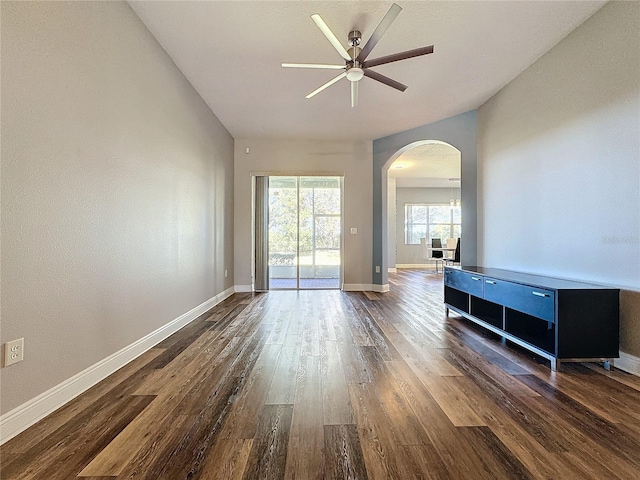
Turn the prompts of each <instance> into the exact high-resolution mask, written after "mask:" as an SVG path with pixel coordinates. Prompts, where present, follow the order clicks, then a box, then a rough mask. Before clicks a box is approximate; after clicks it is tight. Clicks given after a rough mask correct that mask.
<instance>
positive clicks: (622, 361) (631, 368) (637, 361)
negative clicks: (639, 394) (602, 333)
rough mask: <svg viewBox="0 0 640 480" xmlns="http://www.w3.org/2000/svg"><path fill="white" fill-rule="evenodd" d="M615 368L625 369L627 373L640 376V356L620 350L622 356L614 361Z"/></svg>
mask: <svg viewBox="0 0 640 480" xmlns="http://www.w3.org/2000/svg"><path fill="white" fill-rule="evenodd" d="M614 366H615V368H619V369H620V370H624V371H625V372H627V373H630V374H632V375H635V376H637V377H640V357H636V356H634V355H631V354H629V353H625V352H620V358H617V359H616V360H615V361H614Z"/></svg>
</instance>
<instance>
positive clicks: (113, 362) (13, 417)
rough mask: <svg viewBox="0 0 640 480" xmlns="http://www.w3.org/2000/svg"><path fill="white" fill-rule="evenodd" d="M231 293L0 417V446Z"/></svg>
mask: <svg viewBox="0 0 640 480" xmlns="http://www.w3.org/2000/svg"><path fill="white" fill-rule="evenodd" d="M233 293H234V289H233V288H228V289H227V290H225V291H223V292H221V293H219V294H218V295H216V296H215V297H213V298H210V299H209V300H207V301H206V302H204V303H202V304H200V305H198V306H197V307H195V308H193V309H191V310H189V311H188V312H187V313H185V314H183V315H180V316H179V317H178V318H176V319H175V320H172V321H170V322H169V323H167V324H166V325H164V326H162V327H160V328H158V329H157V330H155V331H153V332H151V333H150V334H148V335H146V336H144V337H142V338H141V339H139V340H136V341H135V342H133V343H132V344H130V345H128V346H126V347H124V348H123V349H121V350H119V351H117V352H115V353H113V354H112V355H109V356H108V357H107V358H105V359H103V360H100V361H99V362H98V363H95V364H93V365H91V366H90V367H89V368H86V369H85V370H83V371H81V372H80V373H77V374H76V375H74V376H73V377H71V378H69V379H67V380H65V381H64V382H62V383H60V384H58V385H56V386H55V387H53V388H50V389H49V390H47V391H46V392H43V393H41V394H40V395H38V396H37V397H35V398H33V399H31V400H29V401H28V402H25V403H23V404H22V405H20V406H18V407H16V408H14V409H13V410H11V411H9V412H7V413H5V414H4V415H2V417H0V445H2V444H3V443H5V442H6V441H8V440H10V439H11V438H13V437H15V436H16V435H18V434H19V433H20V432H22V431H24V430H26V429H27V428H29V427H30V426H31V425H33V424H34V423H36V422H37V421H38V420H41V419H42V418H44V417H46V416H47V415H49V414H50V413H51V412H53V411H54V410H57V409H58V408H60V407H61V406H63V405H64V404H66V403H67V402H70V401H71V400H73V399H74V398H75V397H77V396H78V395H80V394H81V393H83V392H84V391H86V390H88V389H89V388H91V387H92V386H94V385H95V384H96V383H98V382H100V381H101V380H104V379H105V378H106V377H108V376H109V375H111V374H112V373H113V372H115V371H116V370H118V369H119V368H122V367H124V366H125V365H126V364H127V363H129V362H130V361H131V360H133V359H135V358H136V357H138V356H140V355H142V354H143V353H144V352H146V351H147V350H149V349H150V348H152V347H153V346H154V345H157V344H158V343H160V342H161V341H162V340H164V339H165V338H167V337H168V336H169V335H172V334H173V333H175V332H177V331H178V330H180V329H181V328H182V327H184V326H185V325H187V324H188V323H189V322H191V321H193V320H195V319H196V318H198V317H199V316H200V315H202V314H203V313H205V312H206V311H207V310H209V309H211V308H212V307H214V306H215V305H217V304H218V303H220V302H222V301H223V300H224V299H226V298H227V297H229V296H231V295H233Z"/></svg>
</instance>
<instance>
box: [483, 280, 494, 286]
mask: <svg viewBox="0 0 640 480" xmlns="http://www.w3.org/2000/svg"><path fill="white" fill-rule="evenodd" d="M485 283H488V284H489V285H495V284H496V282H494V281H493V280H485Z"/></svg>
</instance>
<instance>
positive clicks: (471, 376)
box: [0, 270, 640, 480]
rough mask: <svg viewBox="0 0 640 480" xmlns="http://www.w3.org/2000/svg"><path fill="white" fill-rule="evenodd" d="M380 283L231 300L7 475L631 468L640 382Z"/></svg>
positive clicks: (437, 278)
mask: <svg viewBox="0 0 640 480" xmlns="http://www.w3.org/2000/svg"><path fill="white" fill-rule="evenodd" d="M390 282H391V292H389V293H385V294H372V293H369V292H367V293H344V292H340V291H336V290H331V291H329V290H327V291H300V292H295V291H274V292H269V293H264V294H235V295H233V296H232V297H230V298H229V299H227V300H225V301H224V302H222V303H221V304H220V305H217V306H216V307H214V308H213V309H212V310H210V311H209V312H207V313H206V314H204V315H202V316H201V317H200V318H198V319H196V320H195V321H193V322H192V323H190V324H189V325H187V326H186V327H184V328H183V329H182V330H180V331H179V332H177V333H176V334H174V335H172V336H171V337H169V338H167V339H166V340H164V341H163V342H161V343H160V344H158V345H157V346H156V347H155V348H153V349H151V350H149V351H148V352H146V353H145V354H143V355H142V356H140V357H139V358H137V359H136V360H134V361H133V362H131V363H130V364H129V365H127V366H125V367H123V368H122V369H120V370H119V371H118V372H116V373H114V374H113V375H111V376H110V377H109V378H107V379H105V380H104V381H102V382H100V383H99V384H98V385H96V386H95V387H93V388H92V389H90V390H88V391H87V392H86V393H84V394H83V395H81V396H80V397H78V398H76V399H74V400H73V401H72V402H70V403H69V404H67V405H65V406H64V407H62V408H60V409H59V410H58V411H56V412H54V413H53V414H51V415H49V416H48V417H47V418H45V419H43V420H42V421H40V422H38V423H37V424H36V425H34V426H33V427H31V428H29V429H28V430H26V431H25V432H23V433H22V434H20V435H19V436H17V437H16V438H14V439H12V440H10V441H9V442H7V443H6V444H5V445H3V446H2V447H0V454H1V455H0V462H1V464H0V477H1V478H2V479H5V480H9V479H47V480H57V479H98V478H102V479H111V480H114V479H154V480H155V479H168V480H182V479H194V480H195V479H238V480H240V479H334V478H336V479H411V478H416V479H451V480H460V479H473V480H475V479H492V480H493V479H580V480H586V479H638V478H640V378H638V377H634V376H632V375H628V374H626V373H624V372H622V371H618V370H614V371H612V372H607V371H605V370H604V369H603V368H602V367H600V366H598V365H595V364H575V365H563V367H562V371H561V372H557V373H556V372H552V371H551V370H550V368H549V363H548V362H547V361H545V360H543V359H540V358H536V357H535V356H533V355H532V354H530V353H528V352H526V351H524V350H521V349H519V348H517V347H515V346H512V345H510V344H508V343H505V342H502V341H501V339H500V338H498V337H496V336H493V335H492V334H488V333H485V332H484V331H482V330H481V329H479V328H478V327H476V326H474V325H473V324H471V323H469V322H468V321H466V320H464V319H461V318H459V317H455V316H452V317H449V318H447V317H446V316H445V315H444V307H443V305H442V276H441V275H434V274H430V273H428V272H425V271H420V270H404V271H400V272H399V273H397V274H393V275H390Z"/></svg>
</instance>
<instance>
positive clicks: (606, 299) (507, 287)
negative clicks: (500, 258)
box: [444, 266, 620, 370]
mask: <svg viewBox="0 0 640 480" xmlns="http://www.w3.org/2000/svg"><path fill="white" fill-rule="evenodd" d="M619 296H620V290H619V289H616V288H610V287H603V286H600V285H594V284H590V283H583V282H574V281H570V280H562V279H557V278H551V277H544V276H540V275H530V274H526V273H519V272H512V271H508V270H499V269H495V268H484V267H475V266H474V267H466V266H463V267H445V270H444V303H445V306H446V311H447V314H448V313H449V310H453V311H455V312H457V313H459V314H460V315H462V316H463V317H465V318H467V319H469V320H472V321H473V322H475V323H477V324H479V325H481V326H483V327H485V328H487V329H488V330H491V331H492V332H494V333H497V334H498V335H500V336H502V337H503V338H505V339H507V340H510V341H512V342H514V343H516V344H518V345H520V346H522V347H524V348H527V349H528V350H530V351H532V352H535V353H537V354H538V355H541V356H542V357H544V358H547V359H549V360H550V361H551V368H552V370H557V369H558V368H559V367H560V364H561V363H562V362H569V361H581V362H584V361H602V362H604V366H605V368H607V369H608V368H610V365H611V361H612V360H613V359H614V358H618V357H619V332H620V321H619V308H620V307H619Z"/></svg>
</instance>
